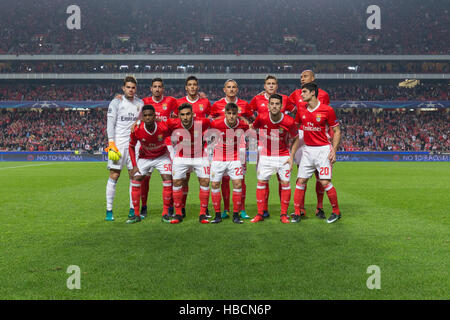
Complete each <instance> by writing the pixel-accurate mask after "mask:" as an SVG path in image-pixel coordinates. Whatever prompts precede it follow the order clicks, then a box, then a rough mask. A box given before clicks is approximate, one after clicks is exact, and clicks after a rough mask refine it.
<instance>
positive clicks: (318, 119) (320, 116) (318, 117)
mask: <svg viewBox="0 0 450 320" xmlns="http://www.w3.org/2000/svg"><path fill="white" fill-rule="evenodd" d="M320 120H322V115H321V114H318V115H316V121H317V122H320Z"/></svg>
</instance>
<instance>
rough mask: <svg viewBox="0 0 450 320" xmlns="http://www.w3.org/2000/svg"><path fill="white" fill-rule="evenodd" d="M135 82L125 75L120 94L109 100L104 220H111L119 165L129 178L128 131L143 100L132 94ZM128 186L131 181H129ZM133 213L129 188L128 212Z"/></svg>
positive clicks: (119, 171) (119, 170)
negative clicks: (125, 167) (107, 173)
mask: <svg viewBox="0 0 450 320" xmlns="http://www.w3.org/2000/svg"><path fill="white" fill-rule="evenodd" d="M136 89H137V81H136V79H135V78H134V77H131V76H129V77H126V78H125V80H124V84H123V87H122V90H123V93H124V94H123V96H122V97H121V98H120V99H114V100H112V101H111V103H110V104H109V107H108V115H107V125H106V127H107V134H108V148H106V151H107V152H108V169H109V179H108V183H107V184H106V219H105V220H106V221H114V215H113V202H114V197H115V195H116V185H117V180H118V179H119V177H120V173H121V171H122V168H123V166H125V165H126V166H127V168H128V174H129V178H130V179H131V178H132V175H131V173H132V169H133V166H132V163H131V159H130V157H129V153H128V143H129V140H130V131H131V126H132V125H133V123H134V122H135V121H136V120H137V119H138V118H139V115H140V111H141V110H140V109H141V107H142V106H143V105H144V103H143V101H142V100H141V99H139V98H137V97H136V96H135V95H136ZM130 189H131V184H130ZM129 216H134V209H133V204H132V201H131V190H130V212H129Z"/></svg>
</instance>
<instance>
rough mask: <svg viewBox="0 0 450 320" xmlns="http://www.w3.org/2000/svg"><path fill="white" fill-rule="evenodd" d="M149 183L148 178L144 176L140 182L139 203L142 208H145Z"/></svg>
mask: <svg viewBox="0 0 450 320" xmlns="http://www.w3.org/2000/svg"><path fill="white" fill-rule="evenodd" d="M149 182H150V176H145V177H144V180H142V181H141V202H142V206H147V198H148V185H149Z"/></svg>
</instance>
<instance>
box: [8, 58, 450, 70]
mask: <svg viewBox="0 0 450 320" xmlns="http://www.w3.org/2000/svg"><path fill="white" fill-rule="evenodd" d="M308 69H309V70H314V71H315V72H317V73H448V72H449V71H450V68H449V63H448V62H432V61H428V62H413V61H412V62H408V61H402V62H395V61H394V62H383V61H381V62H376V61H375V62H366V61H352V62H336V61H333V62H296V61H293V62H289V61H288V62H281V61H278V62H277V61H240V62H237V61H228V62H223V61H211V62H175V61H168V62H164V63H162V62H154V61H133V62H129V61H123V62H108V61H45V62H42V61H5V62H0V72H1V73H117V72H122V73H130V72H133V73H300V72H302V71H303V70H308Z"/></svg>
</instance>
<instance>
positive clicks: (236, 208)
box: [233, 189, 242, 212]
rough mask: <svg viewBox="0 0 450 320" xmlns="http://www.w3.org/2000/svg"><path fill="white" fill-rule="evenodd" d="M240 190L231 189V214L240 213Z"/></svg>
mask: <svg viewBox="0 0 450 320" xmlns="http://www.w3.org/2000/svg"><path fill="white" fill-rule="evenodd" d="M241 201H242V189H233V212H240V211H241V204H242V203H241Z"/></svg>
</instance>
